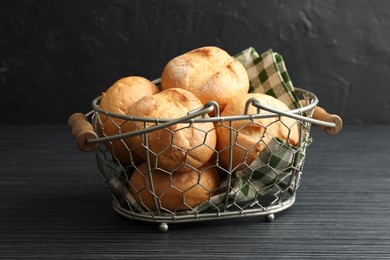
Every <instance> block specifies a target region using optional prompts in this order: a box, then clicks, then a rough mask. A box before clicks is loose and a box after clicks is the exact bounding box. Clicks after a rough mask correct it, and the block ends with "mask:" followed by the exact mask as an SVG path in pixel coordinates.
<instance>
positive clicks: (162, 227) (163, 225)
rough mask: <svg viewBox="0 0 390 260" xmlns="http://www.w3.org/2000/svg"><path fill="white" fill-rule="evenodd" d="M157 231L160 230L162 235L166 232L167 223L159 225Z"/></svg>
mask: <svg viewBox="0 0 390 260" xmlns="http://www.w3.org/2000/svg"><path fill="white" fill-rule="evenodd" d="M158 230H160V232H162V233H165V232H167V231H168V224H167V223H160V225H158Z"/></svg>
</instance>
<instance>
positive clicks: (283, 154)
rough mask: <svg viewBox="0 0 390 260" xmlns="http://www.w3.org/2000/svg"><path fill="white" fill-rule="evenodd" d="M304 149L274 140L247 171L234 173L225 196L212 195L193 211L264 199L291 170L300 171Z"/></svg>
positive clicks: (222, 194) (277, 139)
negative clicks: (262, 197) (234, 175)
mask: <svg viewBox="0 0 390 260" xmlns="http://www.w3.org/2000/svg"><path fill="white" fill-rule="evenodd" d="M305 147H306V146H305V145H303V146H302V148H301V149H298V148H296V147H294V146H292V145H291V144H289V143H288V142H286V141H284V140H281V139H279V138H273V139H272V140H271V141H270V142H269V144H268V149H264V150H263V151H262V152H261V153H260V155H259V156H258V157H257V158H256V159H255V160H254V161H253V162H252V163H251V165H250V166H249V167H247V168H245V169H244V170H243V171H240V172H237V173H236V176H237V177H236V178H234V179H233V180H232V187H231V189H229V190H230V192H229V193H228V194H226V193H221V194H218V195H215V196H213V197H211V198H210V200H209V201H206V202H204V203H202V204H200V205H199V206H197V207H196V208H195V210H196V211H198V212H202V211H205V210H207V209H210V208H213V207H215V208H221V207H222V206H224V205H226V202H228V204H230V205H233V204H234V205H238V204H239V203H242V202H247V201H251V200H254V199H256V198H259V197H261V196H264V195H265V194H267V193H269V192H270V191H271V190H272V189H273V188H274V187H275V185H277V184H279V183H280V182H281V181H283V180H284V179H285V178H286V177H288V176H291V174H292V172H293V170H299V169H300V167H301V166H302V163H303V161H304V158H305V151H304V150H305Z"/></svg>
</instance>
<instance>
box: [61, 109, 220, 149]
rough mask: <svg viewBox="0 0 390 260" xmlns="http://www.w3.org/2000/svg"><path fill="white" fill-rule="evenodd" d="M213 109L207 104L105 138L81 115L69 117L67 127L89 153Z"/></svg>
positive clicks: (203, 114) (183, 121) (81, 146)
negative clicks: (183, 113)
mask: <svg viewBox="0 0 390 260" xmlns="http://www.w3.org/2000/svg"><path fill="white" fill-rule="evenodd" d="M214 109H217V105H215V103H213V102H208V103H206V104H205V105H204V106H203V107H202V108H199V109H195V110H193V111H191V112H189V113H188V114H187V115H185V116H183V117H179V118H176V119H173V120H169V121H167V122H165V123H161V124H156V125H154V126H151V127H147V128H143V129H140V130H136V131H132V132H126V133H121V134H116V135H110V136H105V137H98V136H97V134H96V133H95V132H94V131H93V127H92V125H91V124H90V123H89V122H88V120H87V118H86V116H85V115H84V114H82V113H75V114H73V115H71V116H70V117H69V120H68V125H69V126H70V128H71V129H72V135H73V137H74V138H75V139H76V142H77V146H78V147H79V149H80V150H82V151H84V152H90V151H93V150H95V149H97V147H98V144H99V143H103V142H108V141H114V140H118V139H126V138H130V137H135V136H138V135H142V134H146V133H149V132H153V131H157V130H160V129H163V128H166V127H169V126H172V125H176V124H179V123H191V120H192V119H194V118H196V117H199V116H205V115H206V114H208V113H210V112H211V111H213V110H214Z"/></svg>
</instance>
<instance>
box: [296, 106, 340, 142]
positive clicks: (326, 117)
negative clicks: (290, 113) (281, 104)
mask: <svg viewBox="0 0 390 260" xmlns="http://www.w3.org/2000/svg"><path fill="white" fill-rule="evenodd" d="M301 104H302V105H303V106H305V105H306V100H301ZM313 118H314V119H317V120H320V121H324V122H330V123H334V124H335V126H334V127H329V126H324V125H319V127H320V128H321V129H322V130H324V131H325V133H327V134H329V135H336V134H338V133H339V132H340V131H341V129H342V128H343V120H342V119H341V118H340V117H339V116H338V115H335V114H330V113H328V112H327V111H326V110H325V109H324V108H322V107H320V106H316V107H315V108H314V111H313Z"/></svg>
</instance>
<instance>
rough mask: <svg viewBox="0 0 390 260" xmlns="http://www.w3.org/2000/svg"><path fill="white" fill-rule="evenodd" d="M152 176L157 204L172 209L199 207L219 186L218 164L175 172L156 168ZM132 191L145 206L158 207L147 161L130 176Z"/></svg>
mask: <svg viewBox="0 0 390 260" xmlns="http://www.w3.org/2000/svg"><path fill="white" fill-rule="evenodd" d="M151 175H152V179H153V187H154V193H153V194H155V195H156V199H157V203H158V204H159V205H160V207H161V208H164V209H167V210H170V211H175V210H189V209H191V208H193V207H196V206H197V205H199V204H200V203H202V202H204V201H207V200H208V199H209V197H211V196H213V195H214V192H213V191H215V190H216V189H217V188H219V185H220V177H219V174H218V172H217V170H216V167H209V168H207V169H206V170H204V171H197V170H190V169H188V168H187V171H184V172H173V173H168V172H165V171H160V170H157V169H154V170H152V172H151ZM130 192H131V194H132V195H133V196H134V198H135V199H136V200H137V201H138V202H139V203H140V204H141V205H142V206H143V207H145V208H147V209H149V210H152V211H153V210H156V205H155V203H154V196H153V195H152V192H151V187H150V181H149V175H148V172H147V164H146V162H145V163H143V164H141V165H140V166H139V167H138V170H135V171H134V173H133V174H132V175H131V178H130Z"/></svg>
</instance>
